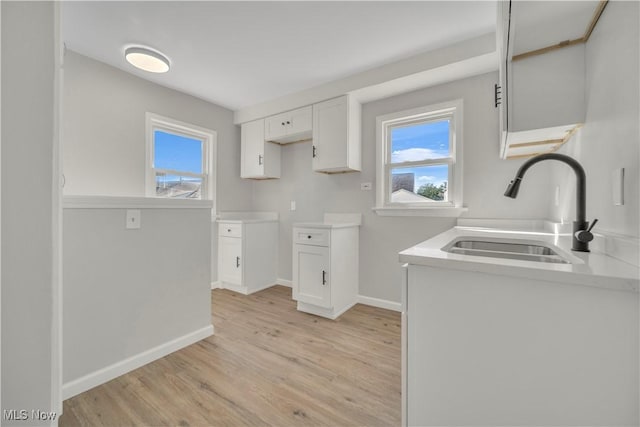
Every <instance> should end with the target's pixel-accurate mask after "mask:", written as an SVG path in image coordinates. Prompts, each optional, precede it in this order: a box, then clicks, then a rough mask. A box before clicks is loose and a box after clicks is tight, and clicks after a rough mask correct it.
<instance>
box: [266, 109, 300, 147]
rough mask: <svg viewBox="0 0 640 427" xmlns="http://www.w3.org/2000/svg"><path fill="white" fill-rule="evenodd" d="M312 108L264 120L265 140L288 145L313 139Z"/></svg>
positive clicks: (288, 112)
mask: <svg viewBox="0 0 640 427" xmlns="http://www.w3.org/2000/svg"><path fill="white" fill-rule="evenodd" d="M311 122H312V120H311V106H308V107H303V108H298V109H297V110H293V111H287V112H286V113H281V114H276V115H275V116H271V117H267V118H266V119H265V120H264V132H265V140H267V141H271V142H277V143H280V144H288V143H290V142H296V141H304V140H306V139H310V138H311V125H312V123H311Z"/></svg>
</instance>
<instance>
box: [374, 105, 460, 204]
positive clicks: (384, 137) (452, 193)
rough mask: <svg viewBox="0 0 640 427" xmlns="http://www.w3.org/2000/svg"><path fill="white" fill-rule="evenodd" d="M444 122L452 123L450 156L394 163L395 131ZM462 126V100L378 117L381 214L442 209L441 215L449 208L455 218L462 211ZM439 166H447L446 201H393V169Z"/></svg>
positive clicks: (378, 201)
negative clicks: (447, 120) (392, 144)
mask: <svg viewBox="0 0 640 427" xmlns="http://www.w3.org/2000/svg"><path fill="white" fill-rule="evenodd" d="M443 119H449V120H450V132H449V156H448V157H441V158H438V159H425V160H419V161H409V162H400V163H392V162H391V156H392V152H391V148H392V147H391V131H392V130H393V129H394V128H398V127H403V126H410V125H417V124H421V123H429V122H437V121H441V120H443ZM462 123H463V101H462V99H457V100H453V101H448V102H443V103H438V104H432V105H427V106H424V107H419V108H414V109H410V110H404V111H398V112H395V113H391V114H386V115H383V116H378V117H376V145H377V150H376V153H377V156H376V157H377V159H376V160H377V162H376V163H377V166H376V189H377V191H376V208H375V210H376V211H377V212H378V213H380V214H384V211H395V212H396V214H402V211H413V214H416V212H417V211H423V212H427V211H435V210H439V211H440V212H441V213H442V212H444V211H445V210H446V208H450V209H449V210H450V213H451V214H454V215H456V214H459V213H460V212H461V211H462V146H463V135H462V128H463V126H462ZM438 165H448V182H447V198H448V200H447V201H435V200H434V201H430V200H425V201H424V202H413V203H411V202H409V203H403V202H391V200H390V198H391V186H392V179H393V178H392V174H391V171H392V169H394V168H395V169H397V168H403V167H406V168H409V167H420V166H438ZM451 208H453V209H451ZM447 216H448V215H447Z"/></svg>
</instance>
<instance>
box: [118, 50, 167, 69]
mask: <svg viewBox="0 0 640 427" xmlns="http://www.w3.org/2000/svg"><path fill="white" fill-rule="evenodd" d="M124 57H125V59H126V60H127V62H128V63H129V64H131V65H133V66H134V67H136V68H139V69H141V70H144V71H148V72H150V73H166V72H167V71H169V60H168V59H167V57H166V56H164V55H163V54H161V53H159V52H156V51H154V50H151V49H147V48H146V47H140V46H133V47H129V48H127V49H126V50H125V51H124Z"/></svg>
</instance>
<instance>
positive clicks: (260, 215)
mask: <svg viewBox="0 0 640 427" xmlns="http://www.w3.org/2000/svg"><path fill="white" fill-rule="evenodd" d="M216 221H217V222H224V223H227V224H257V223H261V222H278V213H277V212H220V215H218V218H217V219H216Z"/></svg>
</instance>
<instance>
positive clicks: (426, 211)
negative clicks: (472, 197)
mask: <svg viewBox="0 0 640 427" xmlns="http://www.w3.org/2000/svg"><path fill="white" fill-rule="evenodd" d="M468 210H469V208H465V207H459V208H457V207H452V206H446V207H444V206H443V207H428V208H409V207H406V208H373V211H374V212H375V213H376V214H377V215H380V216H432V217H451V218H457V217H459V216H460V215H462V214H463V213H465V212H467V211H468Z"/></svg>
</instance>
